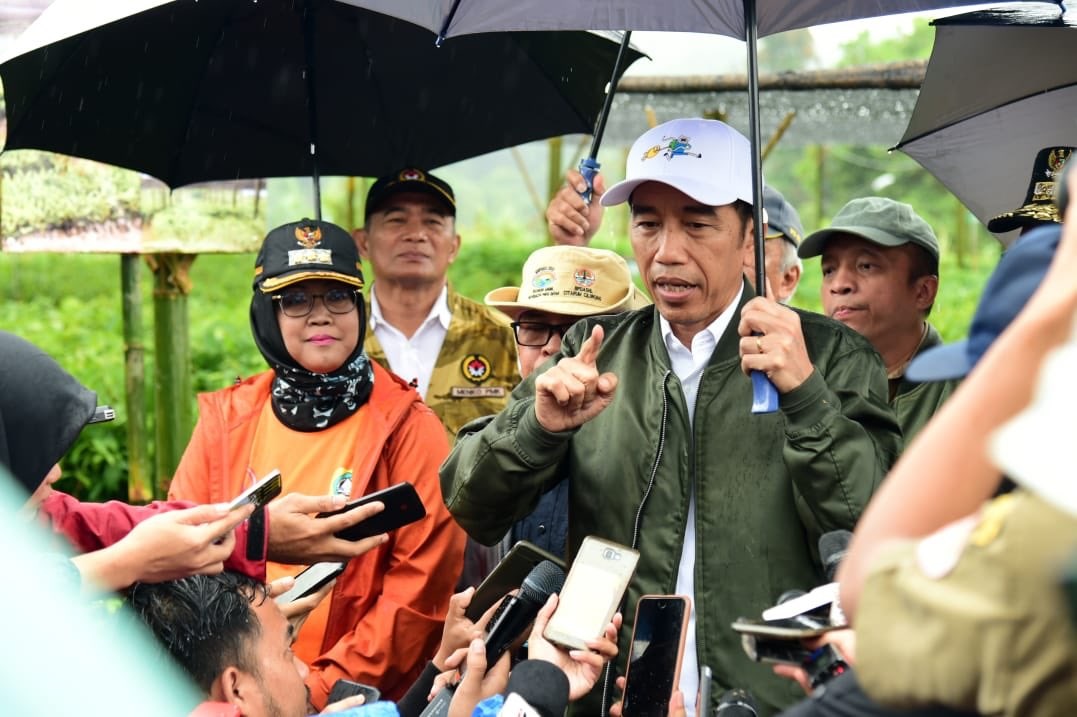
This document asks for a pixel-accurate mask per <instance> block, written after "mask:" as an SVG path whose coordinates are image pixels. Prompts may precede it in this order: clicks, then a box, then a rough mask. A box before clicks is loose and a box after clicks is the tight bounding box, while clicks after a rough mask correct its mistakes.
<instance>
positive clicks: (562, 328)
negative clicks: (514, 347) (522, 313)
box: [512, 321, 572, 348]
mask: <svg viewBox="0 0 1077 717" xmlns="http://www.w3.org/2000/svg"><path fill="white" fill-rule="evenodd" d="M571 327H572V324H542V323H539V322H537V321H513V322H512V333H513V334H515V335H516V343H518V344H520V345H521V346H531V347H535V348H537V347H539V346H545V345H546V344H547V343H548V342H549V341H550V337H552V336H553V335H554V334H557V336H558V338H562V339H563V338H564V337H565V332H566V331H568V330H569V329H570V328H571Z"/></svg>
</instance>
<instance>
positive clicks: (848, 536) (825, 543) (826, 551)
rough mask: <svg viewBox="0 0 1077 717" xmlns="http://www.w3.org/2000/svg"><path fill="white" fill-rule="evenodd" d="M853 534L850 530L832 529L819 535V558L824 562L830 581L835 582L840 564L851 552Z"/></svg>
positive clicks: (827, 579) (827, 578) (827, 577)
mask: <svg viewBox="0 0 1077 717" xmlns="http://www.w3.org/2000/svg"><path fill="white" fill-rule="evenodd" d="M852 539H853V534H852V533H850V532H849V531H848V530H831V531H830V532H829V533H823V534H822V535H821V536H819V560H820V561H821V562H822V563H823V572H824V573H825V574H826V581H827V582H828V583H832V582H834V576H835V575H836V574H837V572H838V566H839V565H841V561H842V560H844V559H845V554H846V553H848V552H849V541H850V540H852Z"/></svg>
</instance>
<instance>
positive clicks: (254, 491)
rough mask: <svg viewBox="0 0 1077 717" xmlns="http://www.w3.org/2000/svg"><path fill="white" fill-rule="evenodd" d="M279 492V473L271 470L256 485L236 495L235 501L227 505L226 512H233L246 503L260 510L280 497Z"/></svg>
mask: <svg viewBox="0 0 1077 717" xmlns="http://www.w3.org/2000/svg"><path fill="white" fill-rule="evenodd" d="M280 491H281V478H280V471H279V470H276V469H273V470H271V471H270V472H269V473H267V474H266V475H265V476H264V477H263V478H262V479H261V480H259V481H258V482H257V483H255V484H254V485H252V486H251V487H250V488H248V489H247V490H245V491H243V492H242V493H240V494H239V495H237V496H236V497H235V499H234V500H233V501H232V502H231V503H229V504H228V510H235V509H236V508H240V507H242V506H244V505H247V504H248V503H254V505H256V506H258V507H259V508H261V507H262V506H263V505H265V504H266V503H268V502H269V501H271V500H273V499H274V498H276V497H277V496H278V495H280Z"/></svg>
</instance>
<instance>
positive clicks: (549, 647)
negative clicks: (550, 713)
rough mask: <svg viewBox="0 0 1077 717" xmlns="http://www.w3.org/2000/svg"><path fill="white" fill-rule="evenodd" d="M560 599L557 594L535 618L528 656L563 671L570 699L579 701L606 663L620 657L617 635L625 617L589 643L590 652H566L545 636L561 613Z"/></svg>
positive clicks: (617, 615)
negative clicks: (553, 616) (618, 654)
mask: <svg viewBox="0 0 1077 717" xmlns="http://www.w3.org/2000/svg"><path fill="white" fill-rule="evenodd" d="M557 599H558V597H557V593H553V594H552V595H550V597H549V599H548V600H547V601H546V604H545V605H543V606H542V609H541V610H539V612H538V615H536V616H535V624H534V626H533V627H532V628H531V634H530V635H529V636H528V638H527V656H528V657H529V658H530V659H533V660H546V661H547V662H551V663H553V664H555V665H557V666H558V667H560V668H561V670H562V671H563V672H564V673H565V675H566V676H567V677H568V698H569V699H570V700H578V699H580V698H581V697H583V696H584V695H586V694H587V693H588V692H590V691H591V688H592V687H594V686H595V684H596V683H597V682H598V678H599V676H600V675H601V674H602V667H603V666H604V665H605V664H606V662H608V661H610V660H612V659H613V658H615V657H617V631H618V630H619V629H620V628H621V614H620V613H617V614H616V615H614V616H613V620H612V621H611V622H610V623H609V624H608V625H606V629H605V630H603V631H602V635H601V637H599V638H598V639H597V640H588V641H587V643H586V644H587V647H588V648H589V649H588V650H565V649H564V648H563V647H559V646H557V645H554V644H553V643H552V642H550V641H549V640H547V639H546V638H545V637H544V636H543V634H542V633H543V631H544V630H545V629H546V624H547V623H549V621H550V616H552V615H553V613H554V610H556V609H557Z"/></svg>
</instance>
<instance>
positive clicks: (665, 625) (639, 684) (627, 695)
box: [621, 595, 692, 717]
mask: <svg viewBox="0 0 1077 717" xmlns="http://www.w3.org/2000/svg"><path fill="white" fill-rule="evenodd" d="M691 611H692V600H691V598H689V597H688V596H686V595H644V596H643V597H641V598H640V599H639V602H637V603H636V620H635V623H634V624H633V626H632V642H631V644H630V645H629V647H628V670H627V671H626V672H625V689H624V698H623V700H622V702H621V714H623V715H625V717H666V714H667V713H668V712H669V700H670V698H671V697H672V696H673V690H675V689H677V685H678V684H680V681H681V656H682V655H683V654H684V639H685V633H686V632H687V631H688V616H689V614H690V613H691Z"/></svg>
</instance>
